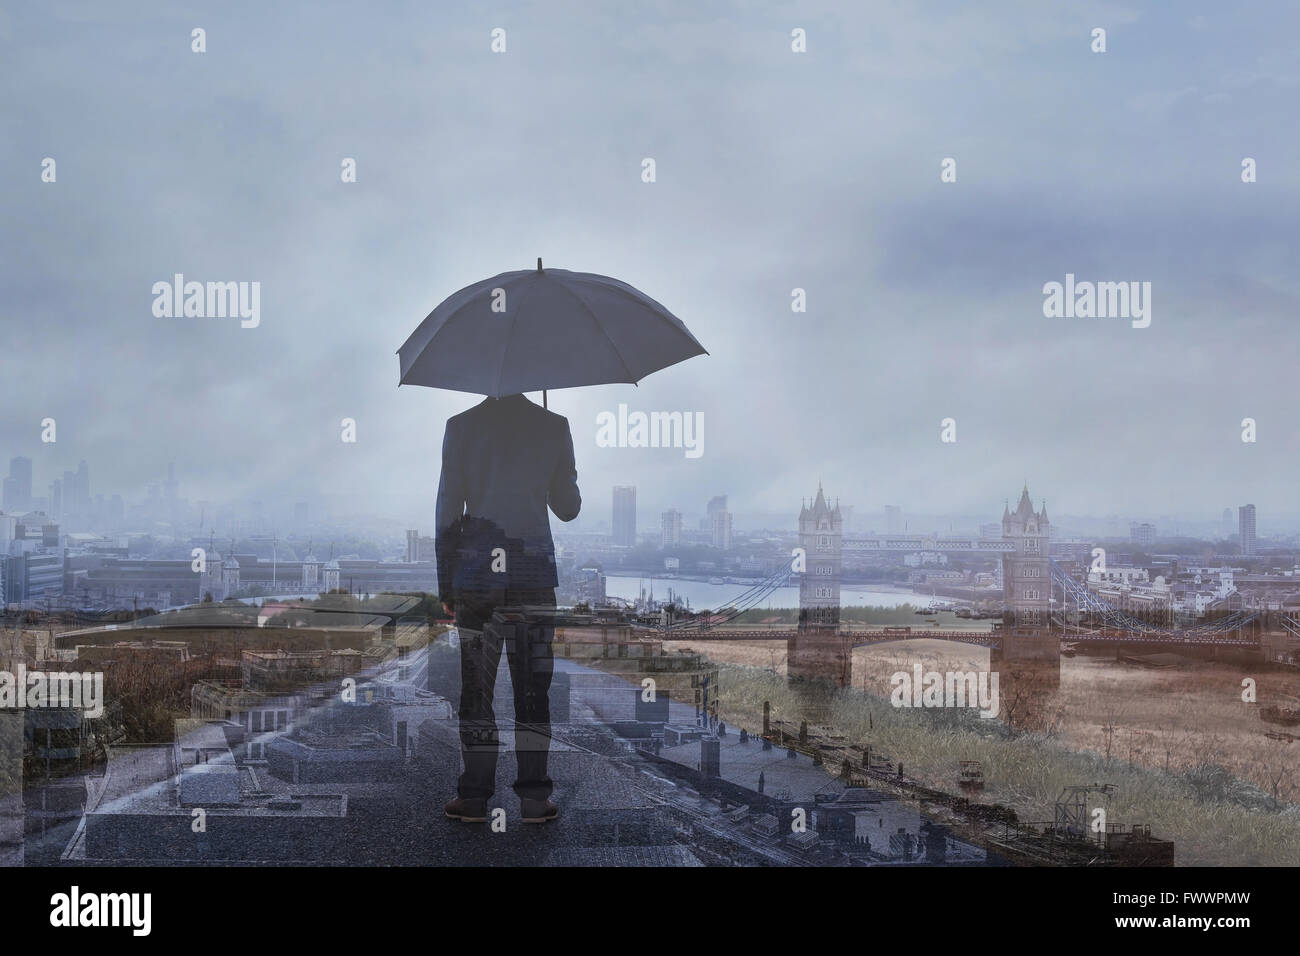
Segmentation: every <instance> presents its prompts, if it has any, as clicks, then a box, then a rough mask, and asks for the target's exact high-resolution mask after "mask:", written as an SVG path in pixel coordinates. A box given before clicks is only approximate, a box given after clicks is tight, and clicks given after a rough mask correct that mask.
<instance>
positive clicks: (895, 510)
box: [885, 505, 903, 534]
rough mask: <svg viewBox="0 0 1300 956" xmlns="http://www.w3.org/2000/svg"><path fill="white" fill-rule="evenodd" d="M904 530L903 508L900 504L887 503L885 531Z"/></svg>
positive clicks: (898, 531)
mask: <svg viewBox="0 0 1300 956" xmlns="http://www.w3.org/2000/svg"><path fill="white" fill-rule="evenodd" d="M902 530H903V509H902V508H900V507H899V506H898V505H885V533H886V534H899V533H901V532H902Z"/></svg>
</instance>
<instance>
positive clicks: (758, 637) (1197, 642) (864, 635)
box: [637, 628, 1259, 647]
mask: <svg viewBox="0 0 1300 956" xmlns="http://www.w3.org/2000/svg"><path fill="white" fill-rule="evenodd" d="M637 633H638V634H639V635H643V636H645V637H651V638H654V639H656V640H661V641H789V640H790V639H792V638H794V637H796V636H798V633H799V632H798V631H794V630H781V631H777V630H766V629H753V630H738V629H734V628H726V629H723V628H682V629H673V630H666V631H661V630H656V629H654V628H646V629H643V630H638V632H637ZM1049 633H1051V634H1055V635H1057V636H1058V637H1060V639H1061V640H1062V641H1065V642H1067V643H1071V644H1165V645H1170V646H1174V645H1183V646H1186V645H1192V646H1199V647H1206V646H1218V647H1259V637H1258V634H1256V635H1255V636H1253V637H1252V636H1250V635H1248V634H1243V633H1242V632H1234V631H1226V632H1222V633H1218V634H1209V633H1202V632H1198V631H1170V632H1160V631H1126V630H1120V629H1115V628H1101V629H1098V630H1092V631H1078V632H1067V633H1066V634H1061V632H1060V631H1059V630H1053V631H1051V632H1049ZM840 636H841V637H842V638H844V639H845V640H846V641H851V642H852V644H853V646H854V647H866V646H869V645H872V644H887V643H889V642H891V641H912V640H920V639H929V640H935V641H956V642H958V643H962V644H975V645H978V646H980V647H998V646H1000V645H1001V643H1002V635H1001V634H999V633H997V632H996V631H971V630H958V631H942V630H933V631H927V630H922V629H919V628H913V629H911V630H908V631H891V630H886V629H884V628H872V629H860V630H843V631H840ZM1013 639H1014V638H1013Z"/></svg>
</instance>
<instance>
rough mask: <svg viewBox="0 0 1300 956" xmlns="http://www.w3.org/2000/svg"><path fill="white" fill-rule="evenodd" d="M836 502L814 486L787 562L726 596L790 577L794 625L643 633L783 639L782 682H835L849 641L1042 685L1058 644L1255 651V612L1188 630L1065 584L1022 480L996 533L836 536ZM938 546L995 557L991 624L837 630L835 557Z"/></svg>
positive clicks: (842, 672) (1043, 517) (762, 589)
mask: <svg viewBox="0 0 1300 956" xmlns="http://www.w3.org/2000/svg"><path fill="white" fill-rule="evenodd" d="M843 524H844V523H843V516H842V514H841V512H840V508H839V503H838V502H836V503H835V504H834V505H833V506H832V505H831V503H830V502H829V501H828V500H827V499H826V496H825V493H824V492H823V490H822V488H821V486H820V484H819V485H818V488H817V495H816V497H815V498H813V500H812V502H811V503H809V502H807V501H805V502H804V504H803V507H802V509H801V510H800V513H799V547H798V549H797V551H796V560H795V562H793V563H792V566H791V568H789V569H787V570H784V571H782V572H780V573H778V574H777V575H774V576H773V577H772V578H770V579H769V580H768V581H765V582H763V583H762V584H760V585H757V586H755V587H753V588H750V589H749V590H748V591H746V592H745V593H744V594H742V595H741V596H740V598H738V599H737V601H736V605H735V606H736V611H735V612H734V613H733V614H732V615H730V618H733V619H734V618H735V617H738V616H739V615H740V614H741V613H743V612H744V611H745V610H748V609H750V608H753V607H757V606H760V602H761V601H762V600H763V598H764V597H766V595H767V594H769V593H771V591H773V590H774V589H775V588H777V587H780V586H782V585H784V584H786V583H787V582H788V581H789V580H790V578H792V577H797V578H798V580H799V618H798V624H797V626H796V627H794V628H792V629H791V628H787V629H781V630H766V629H759V628H754V629H740V628H732V627H725V626H723V625H725V624H726V620H725V619H724V620H723V621H721V622H715V623H712V624H710V625H707V626H703V627H697V626H687V625H673V626H669V627H665V628H660V629H656V630H653V631H652V632H651V633H652V636H654V637H655V638H657V639H659V640H665V641H695V642H700V641H785V642H786V662H787V673H788V675H789V677H790V679H791V680H793V681H799V680H807V679H815V680H828V681H831V682H833V683H835V684H836V685H838V686H841V687H845V686H849V685H851V683H852V680H851V678H852V655H853V650H854V648H858V647H865V646H869V645H874V644H886V643H891V642H896V641H904V640H915V639H918V638H927V639H931V640H945V641H955V642H959V643H964V644H973V645H978V646H981V647H987V648H989V650H990V665H989V666H990V667H991V668H994V669H998V670H1004V671H1007V672H1008V673H1015V674H1018V675H1026V674H1029V675H1032V679H1033V680H1035V681H1036V682H1038V683H1039V684H1046V685H1048V686H1051V687H1055V686H1057V685H1059V681H1060V645H1061V641H1062V640H1066V641H1068V642H1070V643H1072V644H1110V645H1120V644H1151V645H1160V646H1171V645H1173V646H1201V647H1205V646H1210V647H1230V648H1246V649H1252V648H1260V647H1261V641H1260V639H1259V634H1258V631H1247V630H1245V628H1246V626H1247V625H1249V624H1251V623H1252V622H1253V621H1254V620H1255V618H1254V617H1253V616H1250V615H1246V614H1242V613H1238V614H1235V615H1232V616H1231V617H1229V618H1226V619H1223V620H1221V621H1216V622H1213V623H1210V624H1205V625H1199V626H1196V627H1191V628H1182V629H1177V628H1160V627H1154V626H1152V625H1150V624H1148V623H1146V622H1144V621H1140V620H1138V619H1136V618H1133V617H1132V616H1130V615H1127V614H1125V613H1123V612H1122V611H1120V610H1119V609H1117V608H1115V607H1113V606H1112V605H1110V604H1108V603H1107V602H1106V601H1105V600H1104V599H1103V598H1101V597H1100V596H1098V595H1096V594H1094V593H1093V592H1092V591H1090V590H1089V589H1088V588H1087V586H1086V585H1083V584H1080V583H1079V582H1077V581H1074V580H1073V579H1072V578H1071V577H1070V576H1069V575H1068V574H1067V573H1066V572H1065V570H1064V569H1063V568H1061V567H1060V565H1058V564H1057V563H1056V562H1054V561H1052V560H1051V557H1050V555H1049V548H1048V544H1049V541H1050V537H1051V522H1050V520H1049V519H1048V516H1047V506H1046V505H1045V504H1044V505H1042V506H1041V507H1040V508H1039V509H1035V508H1034V506H1033V503H1032V501H1031V500H1030V498H1029V488H1028V485H1026V486H1025V487H1024V488H1023V489H1022V491H1021V494H1020V500H1019V502H1018V503H1017V505H1016V509H1015V510H1014V511H1012V510H1011V509H1010V507H1009V506H1008V507H1006V508H1004V509H1003V513H1002V537H1001V538H1000V539H988V538H955V537H949V538H943V537H934V536H925V535H868V536H856V537H846V536H845V535H844V532H843ZM916 550H924V551H947V552H959V553H966V554H997V555H1000V556H1001V558H1002V578H1003V595H1004V601H1005V605H1006V610H1005V613H1004V617H1003V622H1002V624H1001V625H1000V626H996V627H995V628H994V629H993V630H989V631H977V630H938V629H934V630H927V629H923V628H910V627H881V628H846V627H844V626H843V625H842V623H841V621H840V578H841V568H842V560H843V555H844V553H845V552H846V551H848V552H862V551H916ZM1054 587H1059V588H1061V591H1062V594H1063V596H1066V597H1068V598H1069V599H1070V600H1071V601H1073V602H1074V603H1075V604H1076V606H1077V607H1078V608H1079V609H1080V611H1081V612H1084V613H1086V614H1087V615H1088V616H1089V618H1090V619H1091V620H1093V621H1094V622H1097V624H1096V626H1092V627H1088V626H1081V625H1072V624H1070V623H1068V622H1067V621H1065V620H1064V619H1063V616H1061V615H1054V614H1053V607H1052V605H1053V603H1054V602H1053V599H1052V594H1053V588H1054Z"/></svg>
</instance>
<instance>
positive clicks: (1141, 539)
mask: <svg viewBox="0 0 1300 956" xmlns="http://www.w3.org/2000/svg"><path fill="white" fill-rule="evenodd" d="M1128 536H1129V540H1130V541H1132V542H1133V543H1134V544H1136V545H1137V546H1138V547H1139V548H1149V547H1151V545H1153V544H1155V540H1156V526H1155V525H1153V524H1148V523H1147V522H1145V521H1143V522H1141V523H1138V522H1136V521H1134V522H1133V523H1132V524H1130V525H1129V526H1128Z"/></svg>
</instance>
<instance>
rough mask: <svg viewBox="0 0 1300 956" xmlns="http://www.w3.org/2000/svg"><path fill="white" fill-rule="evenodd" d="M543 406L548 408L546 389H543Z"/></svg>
mask: <svg viewBox="0 0 1300 956" xmlns="http://www.w3.org/2000/svg"><path fill="white" fill-rule="evenodd" d="M542 408H546V389H542Z"/></svg>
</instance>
